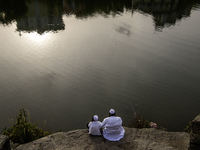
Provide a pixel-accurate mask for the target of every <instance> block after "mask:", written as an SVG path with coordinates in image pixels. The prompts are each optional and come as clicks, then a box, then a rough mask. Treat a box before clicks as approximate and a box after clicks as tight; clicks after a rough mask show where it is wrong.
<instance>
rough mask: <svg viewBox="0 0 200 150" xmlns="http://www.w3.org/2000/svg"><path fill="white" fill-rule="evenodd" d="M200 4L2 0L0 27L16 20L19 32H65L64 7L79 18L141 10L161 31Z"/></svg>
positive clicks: (187, 0)
mask: <svg viewBox="0 0 200 150" xmlns="http://www.w3.org/2000/svg"><path fill="white" fill-rule="evenodd" d="M199 4H200V2H199V0H0V24H4V25H7V24H9V23H12V22H13V21H16V22H17V28H18V29H17V30H18V31H26V32H32V31H37V32H38V33H43V32H45V31H58V30H63V29H64V23H63V21H62V14H63V8H64V13H65V14H66V15H71V14H73V15H75V16H76V17H77V18H88V17H93V16H95V15H102V16H105V17H107V16H109V15H112V16H116V15H117V14H121V13H123V12H124V11H132V12H133V11H140V12H142V13H148V14H151V15H152V16H153V18H154V22H155V28H156V29H162V28H163V27H165V26H169V25H173V24H175V23H176V21H177V20H180V19H182V18H183V17H188V16H190V13H191V10H192V9H193V8H194V7H199Z"/></svg>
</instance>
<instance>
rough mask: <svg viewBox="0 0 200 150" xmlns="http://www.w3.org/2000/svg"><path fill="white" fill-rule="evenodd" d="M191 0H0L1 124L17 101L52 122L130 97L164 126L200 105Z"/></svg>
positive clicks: (178, 125) (194, 0) (70, 121)
mask: <svg viewBox="0 0 200 150" xmlns="http://www.w3.org/2000/svg"><path fill="white" fill-rule="evenodd" d="M199 23H200V2H199V1H198V0H190V1H186V0H132V1H131V0H101V1H99V0H92V1H91V0H84V1H83V0H80V1H79V0H64V1H61V0H54V1H45V0H43V1H38V0H28V1H25V0H19V1H14V0H10V1H7V0H0V129H2V128H4V127H5V126H9V122H8V119H9V118H15V116H16V115H17V114H18V112H19V109H20V108H26V109H28V110H29V111H30V113H31V116H32V119H33V120H34V121H38V122H39V123H41V124H42V123H43V122H44V120H46V121H47V127H48V128H49V129H51V130H52V131H58V130H59V129H62V130H63V131H68V130H72V129H77V128H85V124H86V122H87V121H89V120H90V119H91V116H92V115H94V114H97V115H99V118H100V120H103V118H104V117H106V116H107V115H108V110H109V109H110V108H114V109H115V110H116V112H117V114H118V115H119V116H121V117H122V119H123V123H124V125H126V124H127V123H128V121H129V120H130V118H131V117H132V116H133V113H132V109H131V105H132V106H133V107H134V109H135V110H136V111H137V112H138V113H140V114H141V115H143V116H144V117H145V118H146V119H148V120H152V121H154V122H157V123H158V124H159V125H162V126H163V127H165V128H167V129H168V130H169V131H183V128H184V127H185V126H186V125H187V124H188V121H189V120H192V119H193V118H194V117H195V116H196V115H198V114H199V113H200V92H199V91H200V65H199V64H200V45H199V43H200V30H199Z"/></svg>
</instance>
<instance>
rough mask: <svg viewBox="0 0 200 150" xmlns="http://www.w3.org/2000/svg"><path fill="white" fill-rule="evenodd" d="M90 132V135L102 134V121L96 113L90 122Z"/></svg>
mask: <svg viewBox="0 0 200 150" xmlns="http://www.w3.org/2000/svg"><path fill="white" fill-rule="evenodd" d="M88 128H89V134H90V135H101V131H100V128H101V122H100V121H98V116H97V115H94V116H93V117H92V121H90V122H89V123H88Z"/></svg>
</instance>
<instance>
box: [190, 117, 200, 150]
mask: <svg viewBox="0 0 200 150" xmlns="http://www.w3.org/2000/svg"><path fill="white" fill-rule="evenodd" d="M191 129H192V131H191V136H190V149H191V150H200V115H198V116H197V117H196V118H194V120H193V121H192V125H191Z"/></svg>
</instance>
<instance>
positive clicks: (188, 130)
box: [184, 121, 192, 133]
mask: <svg viewBox="0 0 200 150" xmlns="http://www.w3.org/2000/svg"><path fill="white" fill-rule="evenodd" d="M184 131H186V132H187V133H191V132H192V121H189V124H188V125H187V126H186V127H185V128H184Z"/></svg>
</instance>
